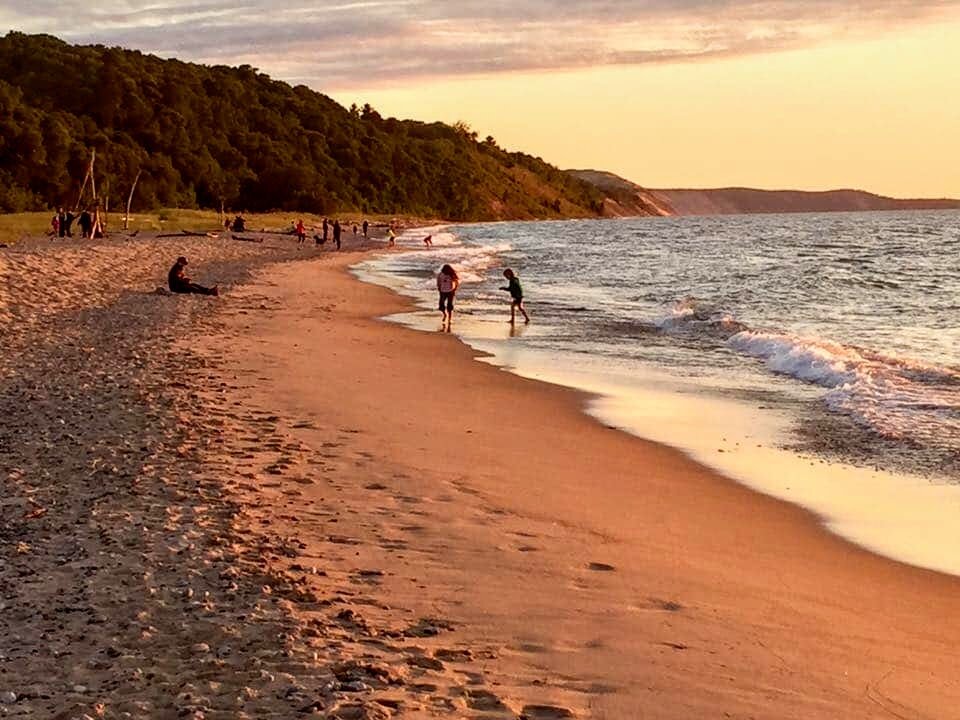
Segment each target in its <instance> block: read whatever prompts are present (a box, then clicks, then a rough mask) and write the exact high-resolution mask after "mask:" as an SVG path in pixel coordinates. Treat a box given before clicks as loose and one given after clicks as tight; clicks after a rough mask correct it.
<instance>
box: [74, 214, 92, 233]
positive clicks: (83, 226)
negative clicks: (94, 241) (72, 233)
mask: <svg viewBox="0 0 960 720" xmlns="http://www.w3.org/2000/svg"><path fill="white" fill-rule="evenodd" d="M77 222H79V223H80V237H83V238H90V237H93V216H92V215H91V214H90V211H89V210H84V211H83V212H82V213H80V219H79V220H78V221H77Z"/></svg>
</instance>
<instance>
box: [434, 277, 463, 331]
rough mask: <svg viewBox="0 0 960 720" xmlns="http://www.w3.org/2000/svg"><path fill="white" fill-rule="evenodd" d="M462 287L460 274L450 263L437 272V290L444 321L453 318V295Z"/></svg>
mask: <svg viewBox="0 0 960 720" xmlns="http://www.w3.org/2000/svg"><path fill="white" fill-rule="evenodd" d="M458 287H460V276H459V275H457V271H456V270H454V269H453V268H452V267H451V266H450V265H444V266H443V267H442V268H440V272H439V273H438V274H437V292H439V293H440V313H441V315H442V316H443V322H444V323H445V324H446V323H449V322H450V321H451V320H453V296H454V295H456V294H457V288H458Z"/></svg>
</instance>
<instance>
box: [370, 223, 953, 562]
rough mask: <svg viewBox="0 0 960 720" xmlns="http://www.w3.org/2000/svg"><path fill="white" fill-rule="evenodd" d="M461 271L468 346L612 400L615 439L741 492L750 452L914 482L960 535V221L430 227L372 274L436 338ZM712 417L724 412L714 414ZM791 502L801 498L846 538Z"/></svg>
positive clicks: (608, 414)
mask: <svg viewBox="0 0 960 720" xmlns="http://www.w3.org/2000/svg"><path fill="white" fill-rule="evenodd" d="M427 234H432V235H433V242H434V245H433V247H432V248H427V247H425V246H424V245H423V242H422V238H423V237H424V236H425V235H427ZM444 263H450V264H451V265H453V266H454V267H455V268H456V269H457V270H458V271H459V273H460V276H461V280H462V282H463V285H462V287H461V289H460V291H459V293H458V295H457V309H456V314H455V317H454V322H453V331H454V332H456V333H457V334H459V335H460V336H461V337H462V338H463V339H464V340H465V341H466V342H468V343H470V344H471V345H473V346H475V347H477V348H479V349H482V350H484V351H487V352H490V353H491V354H492V356H493V358H492V361H493V362H495V363H497V364H499V365H502V366H504V367H506V368H508V369H512V370H515V371H517V372H520V373H521V374H525V375H530V376H533V377H540V378H542V379H547V380H551V381H554V382H561V383H564V384H568V385H573V386H576V387H581V388H583V389H585V390H589V391H591V392H594V393H597V394H598V396H599V399H598V400H597V401H596V402H595V403H594V404H593V406H592V408H591V409H592V411H593V412H594V413H595V414H597V415H598V416H600V417H601V418H602V419H604V420H605V421H607V422H610V423H613V424H617V425H618V426H621V427H625V429H628V430H631V431H633V432H636V433H637V434H641V435H644V436H646V437H650V438H651V439H655V440H660V441H663V442H669V443H671V444H674V445H676V446H678V447H681V448H683V449H685V450H687V451H688V452H691V454H694V455H695V456H697V457H698V459H701V460H704V461H706V462H708V463H709V464H712V465H714V466H717V467H720V468H721V469H723V470H725V471H728V472H735V473H739V474H740V475H743V474H745V473H746V474H756V470H755V468H754V470H753V471H749V472H748V471H747V470H745V469H744V467H753V466H754V465H756V464H757V463H756V461H757V458H756V457H754V458H752V460H742V461H741V462H740V463H739V465H740V466H742V467H741V469H740V470H736V469H735V468H734V466H735V465H737V462H736V461H735V459H734V457H733V456H734V455H736V453H737V452H738V451H743V450H744V449H745V448H746V447H747V446H749V447H751V448H753V449H757V448H759V449H760V450H776V451H779V452H780V453H783V452H787V453H789V455H791V456H792V457H794V458H795V459H798V460H800V459H802V460H803V461H804V464H805V465H806V466H809V465H810V463H811V462H814V463H817V464H820V465H824V464H825V465H827V466H829V467H831V468H834V469H836V468H840V469H841V470H844V471H846V470H849V471H850V475H851V477H853V476H858V477H861V479H862V480H863V481H864V482H865V483H866V485H865V487H866V488H867V490H863V489H862V488H861V489H859V490H857V492H859V493H862V492H870V488H871V485H870V483H871V482H873V483H874V485H873V487H876V488H877V495H878V496H879V495H882V494H883V491H881V490H880V487H881V485H888V486H889V485H890V483H894V485H896V483H897V482H898V479H899V481H902V482H904V483H906V485H908V486H909V487H911V488H914V489H916V488H917V487H929V488H930V494H929V495H928V498H930V499H935V502H936V503H939V504H940V505H942V504H943V502H944V500H943V498H947V501H949V502H950V503H951V505H950V507H949V508H948V511H947V512H946V514H945V516H944V522H951V521H952V523H953V524H957V523H956V520H957V519H960V516H958V515H957V514H956V507H958V506H960V505H957V504H953V503H954V496H953V495H950V494H948V495H943V494H942V493H943V492H944V488H945V487H949V486H951V485H953V484H955V483H960V213H957V212H927V213H923V212H920V213H912V212H904V213H835V214H823V215H816V214H810V215H764V216H731V217H709V218H638V219H629V220H595V221H565V222H541V223H492V224H477V225H465V226H459V227H448V228H432V229H426V230H418V231H413V232H409V233H407V234H405V235H404V236H402V237H401V239H400V247H399V248H398V251H397V252H394V253H391V254H388V255H384V256H382V257H378V258H376V259H375V260H372V261H369V262H366V263H364V264H363V265H362V266H361V267H360V268H359V272H360V274H361V275H362V276H364V277H366V279H372V280H375V281H376V282H380V283H382V284H385V285H388V286H390V287H393V288H394V289H396V290H398V291H400V292H402V293H404V294H407V295H409V296H411V297H413V298H415V299H416V300H417V302H418V304H419V305H420V306H421V307H422V308H423V309H422V311H420V312H417V313H414V314H412V315H410V316H408V317H405V318H402V320H403V321H405V322H407V323H408V324H411V325H414V326H416V327H418V328H420V329H429V330H438V329H440V314H439V312H437V311H436V310H435V309H434V308H435V303H436V292H435V280H434V278H435V273H436V271H437V270H438V269H439V267H440V266H441V265H442V264H444ZM508 266H509V267H511V268H513V269H514V270H516V271H517V273H518V274H519V276H520V278H521V280H522V282H523V287H524V292H525V298H526V303H527V307H528V310H529V312H530V314H531V317H532V318H533V322H532V323H531V324H530V325H529V326H526V327H524V326H517V327H516V328H514V329H511V328H510V327H509V326H508V325H507V324H506V323H505V320H507V319H508V318H509V297H508V295H507V293H505V292H503V291H502V290H500V289H499V288H500V287H501V286H503V285H505V282H504V280H503V277H502V270H503V269H504V268H505V267H508ZM678 403H679V404H678ZM665 406H671V407H672V408H673V409H672V410H671V411H670V412H666V411H664V410H663V409H662V408H663V407H665ZM708 407H715V408H723V409H717V410H716V411H715V412H714V413H713V414H710V413H707V412H706V410H704V411H703V412H701V411H699V410H698V409H697V408H708ZM678 408H682V409H678ZM708 414H710V417H711V418H713V419H712V420H711V421H709V422H706V421H704V420H703V419H702V418H700V419H699V420H698V417H697V416H700V415H708ZM691 415H692V416H694V417H692V418H691V417H689V416H691ZM734 418H738V419H737V420H734ZM727 426H728V427H727ZM728 436H729V437H728ZM724 443H727V445H724ZM717 445H719V447H716V446H717ZM711 453H721V454H725V455H727V457H722V458H718V457H716V456H714V455H711ZM743 454H744V453H743V452H741V455H743ZM781 459H782V458H781ZM868 471H869V473H870V475H869V476H868V475H865V474H864V473H866V472H868ZM831 473H833V474H832V477H833V476H835V475H836V473H835V472H834V471H831ZM821 474H822V473H821ZM841 474H842V473H841ZM871 477H872V478H873V480H871V479H870V478H871ZM746 480H747V481H750V478H746ZM800 483H802V484H805V485H812V484H814V481H813V480H812V479H811V478H809V477H808V478H807V480H799V481H798V482H794V483H792V485H794V484H800ZM768 484H769V483H768ZM760 485H762V486H763V487H762V489H764V490H766V491H770V492H773V493H774V494H778V495H783V494H784V493H781V492H778V491H777V490H776V489H772V490H771V488H770V487H768V486H767V485H764V484H763V482H760ZM792 485H791V489H790V492H788V493H786V496H787V498H788V499H791V500H795V501H799V502H801V503H802V504H806V505H808V506H811V507H812V509H814V510H816V511H818V512H821V513H822V514H826V515H827V516H828V520H829V516H830V508H829V507H827V508H824V507H820V506H818V502H819V501H818V500H816V499H810V498H805V497H802V496H803V495H804V492H806V491H800V496H801V497H799V498H797V497H793V496H791V493H796V492H797V491H796V490H794V489H793V488H792ZM854 485H856V483H855V482H854ZM851 487H852V486H851ZM858 487H859V486H858ZM887 489H888V490H889V489H890V488H889V487H888V488H887ZM951 489H957V488H951ZM823 492H828V493H829V491H828V490H823ZM947 492H949V490H948V491H947ZM897 497H898V496H897V492H896V488H894V490H893V495H892V496H891V498H892V500H891V502H892V505H893V508H895V507H896V505H897V504H898V500H897ZM956 500H957V503H960V494H958V495H957V496H956ZM857 503H858V500H857V499H856V498H853V505H854V506H856V505H857ZM859 503H860V504H864V503H863V499H862V498H861V499H860V500H859ZM822 504H823V503H821V505H822ZM826 504H827V505H829V504H830V503H826ZM939 510H944V508H942V507H940V508H939ZM939 510H938V512H939ZM838 512H839V511H838ZM891 512H895V510H894V509H891ZM923 512H926V511H922V510H918V514H920V516H921V517H922V513H923ZM931 512H932V510H931ZM855 514H856V513H855ZM834 519H835V520H837V523H838V524H843V522H844V521H842V520H839V519H837V518H834ZM951 519H952V520H951ZM850 522H852V523H854V524H855V523H856V520H855V519H850ZM891 532H892V531H891ZM852 534H854V535H856V533H852ZM858 539H859V540H860V541H861V542H863V543H864V544H867V545H870V546H871V547H875V548H878V547H879V546H880V545H882V544H883V543H882V541H879V540H878V541H873V540H869V539H864V538H862V537H861V538H858ZM881 549H883V548H881ZM892 554H897V553H892ZM899 556H900V557H903V553H900V554H899ZM912 560H913V561H917V560H916V559H915V558H913V559H912ZM917 562H920V561H917ZM956 562H957V568H958V569H960V557H958V558H957V561H956ZM951 563H952V561H951ZM920 564H926V565H928V566H932V567H938V568H940V569H944V568H945V567H946V566H945V564H944V562H940V561H937V562H920ZM947 564H948V565H949V568H948V569H951V570H953V569H954V568H953V565H952V564H950V563H947Z"/></svg>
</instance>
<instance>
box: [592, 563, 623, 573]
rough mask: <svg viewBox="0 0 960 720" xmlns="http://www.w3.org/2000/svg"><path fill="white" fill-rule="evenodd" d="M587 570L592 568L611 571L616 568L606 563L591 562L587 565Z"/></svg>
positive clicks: (598, 570)
mask: <svg viewBox="0 0 960 720" xmlns="http://www.w3.org/2000/svg"><path fill="white" fill-rule="evenodd" d="M587 570H593V571H594V572H613V571H614V570H616V568H615V567H614V566H613V565H608V564H607V563H602V562H592V563H590V564H589V565H587Z"/></svg>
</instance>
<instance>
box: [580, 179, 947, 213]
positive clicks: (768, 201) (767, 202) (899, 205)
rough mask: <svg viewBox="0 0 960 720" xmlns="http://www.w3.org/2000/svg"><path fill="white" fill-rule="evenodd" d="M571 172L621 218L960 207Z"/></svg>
mask: <svg viewBox="0 0 960 720" xmlns="http://www.w3.org/2000/svg"><path fill="white" fill-rule="evenodd" d="M568 172H570V174H571V175H573V176H575V177H578V178H580V179H581V180H586V181H587V182H589V183H591V184H593V185H594V186H596V187H597V188H598V189H599V190H601V191H602V192H603V193H605V195H606V199H605V201H604V212H605V214H607V215H611V216H619V217H634V216H638V215H641V216H646V215H651V216H669V215H748V214H758V213H819V212H870V211H883V210H958V209H960V200H953V199H949V198H943V199H908V200H901V199H897V198H890V197H884V196H883V195H875V194H873V193H869V192H866V191H864V190H826V191H822V192H810V191H803V190H756V189H752V188H716V189H704V190H694V189H671V190H656V189H650V188H645V187H642V186H640V185H637V184H636V183H633V182H631V181H630V180H626V179H624V178H622V177H619V176H618V175H614V174H613V173H609V172H604V171H600V170H570V171H568Z"/></svg>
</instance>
